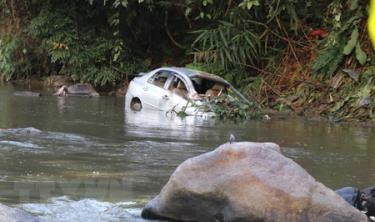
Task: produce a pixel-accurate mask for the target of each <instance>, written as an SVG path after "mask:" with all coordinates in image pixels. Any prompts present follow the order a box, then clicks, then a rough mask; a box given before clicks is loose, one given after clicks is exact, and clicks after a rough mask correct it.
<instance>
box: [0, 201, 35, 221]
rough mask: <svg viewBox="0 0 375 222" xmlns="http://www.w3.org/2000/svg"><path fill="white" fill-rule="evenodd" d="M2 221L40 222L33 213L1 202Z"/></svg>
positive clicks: (0, 218)
mask: <svg viewBox="0 0 375 222" xmlns="http://www.w3.org/2000/svg"><path fill="white" fill-rule="evenodd" d="M0 222H39V220H38V219H37V218H35V217H33V216H32V215H31V214H29V213H26V212H25V211H23V210H20V209H17V208H10V207H8V206H5V205H3V204H0Z"/></svg>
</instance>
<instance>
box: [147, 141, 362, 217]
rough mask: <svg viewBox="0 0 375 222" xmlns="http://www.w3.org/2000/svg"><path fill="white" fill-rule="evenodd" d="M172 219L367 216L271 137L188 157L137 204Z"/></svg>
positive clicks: (149, 212) (157, 214)
mask: <svg viewBox="0 0 375 222" xmlns="http://www.w3.org/2000/svg"><path fill="white" fill-rule="evenodd" d="M142 216H143V217H144V218H147V219H160V218H169V219H173V220H178V221H207V222H210V221H228V222H229V221H280V222H290V221H295V222H297V221H301V222H302V221H303V222H308V221H317V222H339V221H353V222H354V221H355V222H361V221H363V222H365V221H366V222H367V217H366V215H365V214H363V213H361V212H360V211H358V210H357V209H355V208H354V207H352V206H350V204H348V203H347V202H346V201H345V200H344V199H342V198H341V197H340V196H338V195H337V194H336V193H335V192H334V191H332V190H330V189H328V188H327V187H325V186H324V185H323V184H321V183H319V182H317V181H316V180H315V179H314V178H313V177H312V176H310V175H309V174H308V173H307V172H306V171H305V170H304V169H303V168H302V167H300V166H299V165H298V164H296V163H295V162H294V161H293V160H291V159H289V158H286V157H285V156H283V155H282V154H281V153H280V148H279V146H278V145H276V144H273V143H251V142H241V143H233V144H229V143H227V144H224V145H222V146H220V147H219V148H217V149H216V150H214V151H212V152H209V153H206V154H203V155H200V156H197V157H194V158H191V159H188V160H186V161H185V162H183V163H182V164H181V165H180V166H179V167H178V168H177V169H176V171H175V172H174V173H173V174H172V176H171V178H170V179H169V181H168V183H167V184H166V185H165V186H164V187H163V189H162V190H161V192H160V194H159V195H157V196H156V197H155V198H154V199H153V200H151V201H150V202H149V203H148V204H147V205H146V206H145V208H144V209H143V211H142Z"/></svg>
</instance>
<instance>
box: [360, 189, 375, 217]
mask: <svg viewBox="0 0 375 222" xmlns="http://www.w3.org/2000/svg"><path fill="white" fill-rule="evenodd" d="M359 209H360V210H362V211H364V212H366V214H367V216H369V217H370V216H375V187H368V188H365V189H362V190H361V197H360V207H359Z"/></svg>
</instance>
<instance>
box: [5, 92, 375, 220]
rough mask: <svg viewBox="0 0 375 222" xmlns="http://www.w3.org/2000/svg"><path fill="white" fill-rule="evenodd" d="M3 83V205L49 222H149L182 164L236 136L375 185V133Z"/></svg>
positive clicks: (312, 168) (333, 177)
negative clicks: (134, 106) (198, 113)
mask: <svg viewBox="0 0 375 222" xmlns="http://www.w3.org/2000/svg"><path fill="white" fill-rule="evenodd" d="M14 90H15V88H14V87H12V86H10V85H6V86H4V85H3V86H0V128H3V129H8V128H26V127H34V128H37V129H39V130H41V131H42V132H41V133H28V132H18V133H15V132H14V131H9V130H0V202H2V203H5V204H7V205H12V206H16V207H19V208H23V209H25V210H27V211H29V212H31V213H33V214H34V215H38V216H39V217H40V218H41V219H44V220H46V221H52V220H53V221H88V220H95V221H143V220H142V219H141V218H140V217H139V213H140V211H141V208H142V206H143V205H144V204H145V203H146V202H147V201H148V200H150V198H152V197H154V196H155V195H156V194H157V193H158V192H159V191H160V189H161V188H162V186H163V185H164V184H165V183H166V181H167V180H168V178H169V176H170V174H171V173H172V172H173V170H174V169H175V168H176V166H178V165H179V164H180V163H181V162H182V161H184V160H186V159H187V158H189V157H193V156H196V155H199V154H201V153H204V152H207V151H210V150H212V149H214V148H215V147H217V146H218V145H220V144H222V143H225V142H227V139H228V138H229V135H230V133H233V134H234V135H235V136H236V139H237V141H243V140H247V141H259V142H266V141H267V142H275V143H278V144H280V146H281V148H282V151H283V153H284V154H285V155H286V156H288V157H290V158H292V159H293V160H295V161H296V162H298V163H299V164H300V165H301V166H303V167H304V168H305V169H306V170H307V171H308V172H309V173H310V174H311V175H312V176H314V177H315V178H316V179H317V180H319V181H321V182H322V183H324V184H325V185H326V186H328V187H330V188H332V189H336V188H340V187H344V186H357V187H360V188H361V187H367V186H372V185H375V167H374V166H375V147H374V146H375V131H374V129H373V128H369V127H366V128H364V127H355V126H350V125H340V124H330V123H326V122H312V121H306V120H304V119H296V118H291V119H278V120H270V121H249V122H237V123H235V122H231V121H218V120H214V119H202V118H195V117H188V118H185V119H180V118H178V117H170V116H166V115H165V113H159V112H151V111H142V112H139V113H134V112H130V111H126V110H124V99H123V98H115V97H101V98H87V97H69V98H67V97H53V96H42V97H15V96H13V92H14Z"/></svg>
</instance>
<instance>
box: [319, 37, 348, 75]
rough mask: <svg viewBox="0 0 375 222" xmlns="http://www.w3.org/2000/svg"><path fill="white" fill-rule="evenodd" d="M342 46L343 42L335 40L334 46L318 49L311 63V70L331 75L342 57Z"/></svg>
mask: <svg viewBox="0 0 375 222" xmlns="http://www.w3.org/2000/svg"><path fill="white" fill-rule="evenodd" d="M343 48H344V44H342V43H341V42H337V43H336V44H335V45H334V46H330V47H326V48H325V49H323V50H322V51H320V53H319V56H318V58H317V59H316V61H315V62H314V64H313V67H312V70H313V72H314V73H316V74H318V73H323V74H326V75H332V74H333V73H334V72H335V71H336V70H337V68H338V67H339V65H340V63H341V62H342V61H343V59H344V54H343Z"/></svg>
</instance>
